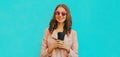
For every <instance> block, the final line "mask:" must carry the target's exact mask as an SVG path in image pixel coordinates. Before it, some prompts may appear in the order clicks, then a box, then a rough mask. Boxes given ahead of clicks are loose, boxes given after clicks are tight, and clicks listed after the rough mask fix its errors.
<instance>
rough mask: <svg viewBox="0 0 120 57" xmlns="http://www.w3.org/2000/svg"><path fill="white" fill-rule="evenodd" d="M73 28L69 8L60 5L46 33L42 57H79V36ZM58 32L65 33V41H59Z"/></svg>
mask: <svg viewBox="0 0 120 57" xmlns="http://www.w3.org/2000/svg"><path fill="white" fill-rule="evenodd" d="M71 26H72V18H71V14H70V11H69V9H68V7H67V6H66V5H65V4H59V5H58V6H57V7H56V8H55V11H54V14H53V17H52V19H51V22H50V25H49V28H48V29H46V31H45V34H44V37H43V41H42V49H41V53H40V57H69V56H70V57H78V42H77V34H76V31H74V30H72V29H71ZM58 32H63V33H65V36H64V40H59V39H58V35H57V34H58Z"/></svg>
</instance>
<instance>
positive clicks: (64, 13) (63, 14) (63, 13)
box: [55, 10, 67, 16]
mask: <svg viewBox="0 0 120 57" xmlns="http://www.w3.org/2000/svg"><path fill="white" fill-rule="evenodd" d="M55 14H56V15H60V14H61V15H62V16H65V15H66V14H67V12H66V11H63V12H60V11H57V10H56V11H55Z"/></svg>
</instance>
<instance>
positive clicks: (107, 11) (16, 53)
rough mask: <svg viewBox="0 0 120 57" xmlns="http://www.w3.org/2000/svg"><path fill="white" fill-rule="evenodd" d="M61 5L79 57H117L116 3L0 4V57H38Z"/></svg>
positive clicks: (4, 0)
mask: <svg viewBox="0 0 120 57" xmlns="http://www.w3.org/2000/svg"><path fill="white" fill-rule="evenodd" d="M61 3H64V4H66V5H67V6H68V7H69V9H70V11H71V15H72V20H73V27H72V28H73V29H74V30H76V31H77V35H78V42H79V50H78V51H79V57H120V0H43V1H42V0H0V57H39V55H40V50H41V43H42V39H43V38H42V37H43V35H44V31H45V29H46V28H48V26H49V22H50V19H51V18H52V15H53V11H54V9H55V7H56V6H57V5H58V4H61Z"/></svg>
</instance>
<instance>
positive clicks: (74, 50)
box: [68, 31, 78, 57]
mask: <svg viewBox="0 0 120 57" xmlns="http://www.w3.org/2000/svg"><path fill="white" fill-rule="evenodd" d="M72 39H73V42H72V47H71V49H70V52H69V54H68V57H78V41H77V34H76V32H75V31H73V33H72Z"/></svg>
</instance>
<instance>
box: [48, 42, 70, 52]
mask: <svg viewBox="0 0 120 57" xmlns="http://www.w3.org/2000/svg"><path fill="white" fill-rule="evenodd" d="M56 48H59V49H64V50H66V51H67V52H68V53H69V52H70V48H69V47H67V45H66V44H64V41H62V40H56V43H55V44H53V45H51V46H50V47H49V48H48V53H49V54H50V53H51V52H52V51H53V49H56Z"/></svg>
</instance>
